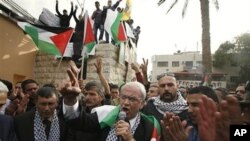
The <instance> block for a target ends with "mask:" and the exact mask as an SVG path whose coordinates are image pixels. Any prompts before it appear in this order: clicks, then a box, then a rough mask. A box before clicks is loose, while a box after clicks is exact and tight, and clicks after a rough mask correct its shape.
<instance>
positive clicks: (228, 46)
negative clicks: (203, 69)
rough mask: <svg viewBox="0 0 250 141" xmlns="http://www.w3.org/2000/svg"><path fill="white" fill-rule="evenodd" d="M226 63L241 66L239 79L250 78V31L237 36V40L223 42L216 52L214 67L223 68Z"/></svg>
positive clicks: (244, 80)
mask: <svg viewBox="0 0 250 141" xmlns="http://www.w3.org/2000/svg"><path fill="white" fill-rule="evenodd" d="M226 63H230V64H232V65H235V66H239V67H240V71H239V76H240V78H239V80H240V81H242V82H246V80H250V73H249V72H250V33H244V34H242V35H240V36H237V37H235V41H234V42H233V43H231V42H228V41H227V42H225V43H222V44H221V45H220V47H219V49H218V50H217V51H216V52H215V54H214V64H213V65H214V67H217V68H222V67H223V66H224V65H225V64H226Z"/></svg>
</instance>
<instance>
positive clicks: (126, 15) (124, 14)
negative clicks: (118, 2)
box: [121, 0, 132, 21]
mask: <svg viewBox="0 0 250 141" xmlns="http://www.w3.org/2000/svg"><path fill="white" fill-rule="evenodd" d="M131 10H132V0H127V1H126V7H125V9H124V10H123V11H122V18H121V20H122V21H127V20H129V19H130V15H131Z"/></svg>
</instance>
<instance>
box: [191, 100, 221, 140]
mask: <svg viewBox="0 0 250 141" xmlns="http://www.w3.org/2000/svg"><path fill="white" fill-rule="evenodd" d="M195 111H196V113H197V117H196V121H197V125H198V132H199V137H200V140H201V141H215V140H216V122H217V121H216V114H217V107H216V104H215V102H214V101H213V100H212V99H211V98H208V97H206V96H205V95H203V96H202V99H201V102H200V104H199V107H196V108H195Z"/></svg>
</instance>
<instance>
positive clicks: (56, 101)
mask: <svg viewBox="0 0 250 141" xmlns="http://www.w3.org/2000/svg"><path fill="white" fill-rule="evenodd" d="M147 64H148V61H147V60H143V63H142V64H141V65H140V66H138V65H136V64H131V68H132V69H133V70H134V72H135V76H136V80H134V81H131V82H128V83H125V84H123V85H121V86H118V85H116V84H110V83H108V82H107V81H106V79H105V77H104V75H103V66H102V65H103V64H102V58H101V57H97V58H96V63H95V67H96V72H97V75H98V77H99V80H95V81H89V82H86V80H78V79H77V75H78V74H77V73H79V72H78V69H77V67H76V66H75V64H74V63H72V62H71V63H70V68H69V69H68V70H67V74H68V77H69V79H67V80H65V81H64V82H62V84H61V85H60V86H58V87H55V86H54V85H53V84H52V83H48V84H44V85H43V86H39V84H38V83H37V82H36V81H35V80H33V79H26V80H23V81H22V82H17V83H16V84H15V85H14V87H12V83H11V82H9V81H7V80H1V81H0V106H1V114H0V125H1V126H0V131H1V132H0V139H1V140H2V141H12V140H13V141H15V140H19V141H46V140H50V141H57V140H58V141H59V140H61V141H83V140H88V141H98V140H101V141H104V140H105V141H113V140H124V141H134V140H136V141H150V140H151V139H156V140H161V141H193V140H194V141H208V140H209V141H215V140H220V141H221V140H223V141H228V140H229V126H230V125H231V124H239V125H246V124H249V123H250V110H249V106H250V102H249V98H250V87H249V86H250V85H249V83H247V85H243V84H240V85H239V86H238V87H237V88H236V92H235V94H229V93H228V92H227V91H225V89H224V93H223V94H222V93H219V92H221V91H220V90H218V88H217V89H212V88H210V87H208V86H197V87H193V88H191V89H188V91H186V93H185V94H182V93H181V91H180V89H179V87H178V84H177V82H176V79H175V77H174V76H173V74H168V73H167V74H166V73H165V74H162V75H159V77H158V82H157V83H156V84H150V82H149V81H148V79H147V78H145V77H147V76H146V74H145V73H146V72H147ZM144 74H145V75H144ZM216 91H217V92H216ZM121 111H123V112H125V117H124V118H121V117H120V113H121ZM149 117H150V118H149ZM150 119H154V121H155V123H153V122H152V120H150ZM157 125H160V129H161V130H158V131H159V133H158V134H156V135H157V136H152V135H153V133H154V131H155V127H157Z"/></svg>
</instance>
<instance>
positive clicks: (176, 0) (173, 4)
mask: <svg viewBox="0 0 250 141" xmlns="http://www.w3.org/2000/svg"><path fill="white" fill-rule="evenodd" d="M177 2H178V0H175V1H174V2H173V3H172V5H171V6H170V7H169V9H168V11H167V13H166V14H168V12H169V11H170V10H171V9H172V8H173V7H174V6H175V4H176V3H177Z"/></svg>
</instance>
